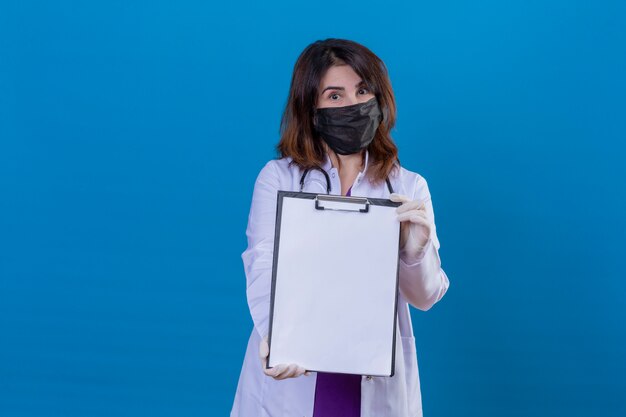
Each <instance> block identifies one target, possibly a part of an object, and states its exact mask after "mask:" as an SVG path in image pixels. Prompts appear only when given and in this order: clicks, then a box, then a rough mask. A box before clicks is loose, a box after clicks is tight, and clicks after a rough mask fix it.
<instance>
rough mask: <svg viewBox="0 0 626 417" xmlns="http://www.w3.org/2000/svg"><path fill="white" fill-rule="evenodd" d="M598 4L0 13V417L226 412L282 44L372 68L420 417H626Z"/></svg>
mask: <svg viewBox="0 0 626 417" xmlns="http://www.w3.org/2000/svg"><path fill="white" fill-rule="evenodd" d="M625 21H626V6H625V3H624V2H623V1H594V2H592V1H564V0H563V1H557V0H551V1H550V0H548V1H545V0H542V1H538V0H537V1H535V0H512V1H506V2H503V1H492V0H485V1H453V0H444V1H438V2H425V1H411V2H405V3H401V2H397V3H396V2H386V3H382V4H381V3H380V2H374V1H360V2H348V3H337V2H333V1H321V2H300V3H298V2H296V3H294V2H287V1H285V2H253V1H250V2H234V3H215V2H209V1H112V0H108V1H99V2H95V1H91V2H78V1H57V2H45V1H39V2H36V1H27V0H22V1H11V0H7V1H2V2H1V3H0V416H3V417H18V416H19V417H34V416H63V417H85V416H103V417H109V416H118V417H123V416H129V417H130V416H132V417H137V416H151V417H160V416H188V417H191V416H218V415H228V413H229V411H230V408H231V406H232V400H233V397H234V394H235V388H236V385H237V379H238V377H239V372H240V367H241V363H242V360H243V356H244V351H245V346H246V342H247V340H248V337H249V335H250V331H251V330H252V320H251V318H250V315H249V312H248V309H247V304H246V297H245V276H244V272H243V267H242V262H241V258H240V255H241V252H242V251H243V250H244V249H245V247H246V237H245V227H246V222H247V215H248V210H249V207H250V199H251V195H252V187H253V184H254V180H255V178H256V175H257V174H258V172H259V170H260V169H261V167H262V166H263V165H264V164H265V163H266V162H267V161H268V160H269V159H270V158H273V157H275V151H274V146H275V144H276V143H277V141H278V126H279V120H280V116H281V112H282V109H283V106H284V104H285V101H286V97H287V91H288V87H289V82H290V77H291V71H292V68H293V64H294V63H295V60H296V58H297V56H298V54H299V53H300V52H301V51H302V49H304V47H305V46H306V45H308V44H309V43H311V42H313V41H315V40H317V39H324V38H328V37H339V38H348V39H352V40H355V41H358V42H360V43H363V44H364V45H366V46H368V47H369V48H370V49H372V50H373V51H374V52H375V53H376V54H378V55H379V56H380V57H381V58H382V59H383V60H384V61H385V63H386V64H387V66H388V68H389V72H390V76H391V81H392V84H393V87H394V90H395V93H396V99H397V105H398V123H397V128H396V129H395V131H394V132H393V134H394V138H395V140H396V141H397V144H398V147H399V150H400V158H401V160H402V163H403V165H404V166H406V167H407V168H408V169H411V170H413V171H417V172H419V173H420V174H422V175H423V176H424V177H425V178H426V179H427V180H428V182H429V186H430V190H431V193H432V197H433V204H434V209H435V215H436V224H437V231H438V236H439V239H440V241H441V249H440V255H441V259H442V262H443V268H444V270H445V271H446V273H447V274H448V276H449V278H450V282H451V286H450V289H449V292H448V293H447V294H446V296H445V297H444V298H443V300H442V301H441V302H440V303H438V304H437V305H435V307H433V309H431V310H430V311H428V312H421V311H418V310H413V311H412V315H413V323H414V327H415V336H416V339H417V354H418V360H419V365H420V376H421V383H422V395H423V405H424V413H425V415H426V416H427V417H443V416H481V417H502V416H509V417H512V416H524V417H528V416H558V415H567V416H570V417H574V416H590V415H594V416H603V417H609V416H624V415H626V399H625V398H624V393H625V392H626V382H625V381H624V375H626V312H625V308H624V307H625V301H624V300H625V299H626V282H625V281H626V280H625V279H624V278H625V276H624V271H623V268H624V264H623V251H624V239H625V234H626V233H625V229H626V227H625V220H624V214H625V213H626V197H625V186H624V184H625V180H626V175H625V174H626V173H625V170H626V158H625V154H626V152H625V151H626V149H625V145H624V140H625V139H626V121H625V120H626V81H625V79H626V77H625V75H624V74H626V49H625V44H626V25H624V22H625Z"/></svg>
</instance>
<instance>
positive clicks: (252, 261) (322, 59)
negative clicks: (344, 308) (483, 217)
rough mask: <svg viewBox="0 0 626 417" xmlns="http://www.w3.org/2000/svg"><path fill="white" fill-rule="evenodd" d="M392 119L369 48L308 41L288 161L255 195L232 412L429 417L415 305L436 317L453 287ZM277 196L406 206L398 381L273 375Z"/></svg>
mask: <svg viewBox="0 0 626 417" xmlns="http://www.w3.org/2000/svg"><path fill="white" fill-rule="evenodd" d="M395 118H396V106H395V101H394V95H393V91H392V89H391V83H390V81H389V77H388V74H387V70H386V67H385V65H384V63H383V62H382V61H381V60H380V59H379V58H378V57H377V56H376V55H375V54H374V53H372V52H371V51H370V50H369V49H367V48H366V47H364V46H362V45H360V44H358V43H355V42H352V41H348V40H342V39H326V40H324V41H317V42H314V43H313V44H311V45H309V46H308V47H307V48H306V49H305V50H304V51H303V52H302V54H301V55H300V57H299V58H298V60H297V62H296V64H295V68H294V72H293V77H292V80H291V87H290V91H289V98H288V102H287V106H286V109H285V111H284V114H283V119H282V124H281V139H280V142H279V144H278V151H279V153H280V158H279V159H275V160H271V161H269V162H268V163H267V164H266V165H265V166H264V167H263V169H262V170H261V172H260V173H259V175H258V177H257V180H256V183H255V186H254V192H253V196H252V205H251V208H250V215H249V219H248V227H247V231H246V234H247V236H248V248H247V249H246V250H245V251H244V253H243V254H242V258H243V262H244V268H245V273H246V280H247V299H248V306H249V308H250V313H251V315H252V319H253V322H254V329H253V331H252V334H251V336H250V339H249V341H248V346H247V350H246V356H245V358H244V363H243V367H242V370H241V374H240V377H239V384H238V387H237V392H236V394H235V400H234V404H233V409H232V412H231V416H243V417H253V416H273V417H275V416H285V417H287V416H289V417H302V416H306V417H311V416H313V417H334V416H341V417H365V416H368V417H369V416H372V417H382V416H384V417H409V416H410V417H416V416H421V415H422V402H421V394H420V383H419V374H418V367H417V357H416V351H415V339H414V336H413V327H412V324H411V316H410V314H409V304H410V305H413V306H414V307H416V308H418V309H420V310H424V311H426V310H428V309H430V308H431V307H432V306H433V304H435V303H436V302H437V301H439V300H440V299H441V298H442V297H443V295H444V294H445V293H446V291H447V289H448V287H449V281H448V277H447V276H446V274H445V272H444V271H443V270H442V269H441V261H440V258H439V251H438V250H439V247H440V245H439V240H438V239H437V235H436V230H435V224H434V214H433V206H432V201H431V197H430V192H429V190H428V185H427V183H426V180H425V179H424V177H422V176H421V175H419V174H417V173H415V172H411V171H409V170H407V169H405V168H404V167H402V166H400V163H399V160H398V151H397V148H396V145H395V144H394V142H393V140H392V138H391V136H390V131H391V129H392V128H393V126H394V124H395ZM278 190H288V191H306V192H314V193H327V192H328V193H330V194H341V195H348V196H349V195H353V196H365V197H376V198H390V199H391V200H393V201H397V202H401V203H402V205H401V206H400V207H398V209H397V212H398V220H399V221H400V222H401V242H400V247H401V251H400V266H399V267H400V269H399V287H400V294H399V296H398V331H397V332H396V335H397V336H396V337H397V339H396V353H395V355H396V362H395V367H396V368H395V372H394V376H392V377H372V376H367V375H345V374H334V373H323V372H305V369H304V368H303V367H301V366H300V365H298V364H281V365H277V366H274V367H273V368H271V369H266V367H265V364H266V361H267V356H268V344H267V335H268V326H269V313H270V293H271V277H272V255H273V247H274V242H273V241H274V224H275V215H276V195H277V191H278ZM320 262H323V260H320ZM259 356H260V359H261V361H259ZM303 374H304V375H305V376H302V375H303Z"/></svg>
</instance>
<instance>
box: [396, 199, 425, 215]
mask: <svg viewBox="0 0 626 417" xmlns="http://www.w3.org/2000/svg"><path fill="white" fill-rule="evenodd" d="M423 208H424V203H423V202H422V201H420V200H413V201H407V202H406V203H404V204H402V205H401V206H400V207H398V208H397V209H396V213H404V212H405V211H409V210H420V209H423Z"/></svg>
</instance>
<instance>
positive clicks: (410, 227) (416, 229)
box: [389, 193, 435, 264]
mask: <svg viewBox="0 0 626 417" xmlns="http://www.w3.org/2000/svg"><path fill="white" fill-rule="evenodd" d="M389 199H390V200H391V201H394V202H397V203H402V205H401V206H400V207H398V208H397V209H396V212H397V213H398V220H399V221H400V222H401V223H400V254H401V257H402V259H403V260H404V261H405V262H407V263H409V264H411V263H414V262H417V261H418V260H420V259H421V258H422V256H423V251H424V249H425V248H426V244H427V243H428V239H430V237H431V233H432V232H433V230H434V229H435V225H434V224H433V223H432V222H431V221H430V220H429V219H431V218H432V216H431V214H432V213H428V211H427V210H429V209H430V208H429V207H430V206H428V205H426V204H424V202H422V201H420V200H411V199H409V198H408V197H407V196H405V195H401V194H396V193H393V194H391V195H390V196H389Z"/></svg>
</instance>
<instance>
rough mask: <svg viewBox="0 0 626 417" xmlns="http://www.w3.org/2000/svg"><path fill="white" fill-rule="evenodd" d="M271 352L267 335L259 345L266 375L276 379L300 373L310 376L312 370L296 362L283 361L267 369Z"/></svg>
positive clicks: (292, 376) (295, 375) (296, 375)
mask: <svg viewBox="0 0 626 417" xmlns="http://www.w3.org/2000/svg"><path fill="white" fill-rule="evenodd" d="M269 354H270V346H269V345H268V344H267V336H265V337H264V338H263V339H262V340H261V344H260V345H259V356H260V358H261V366H262V367H263V373H265V375H267V376H271V377H272V378H274V379H285V378H297V377H299V376H300V375H305V376H309V374H310V372H308V371H306V370H305V369H304V368H303V367H302V366H300V365H296V364H295V363H290V364H284V363H281V364H278V365H276V366H274V367H272V368H271V369H266V365H267V357H268V356H269Z"/></svg>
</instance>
